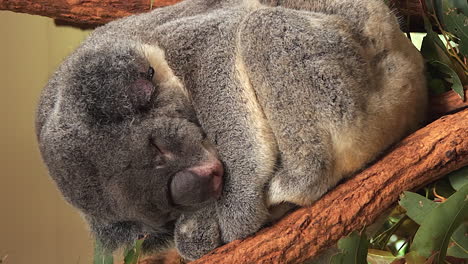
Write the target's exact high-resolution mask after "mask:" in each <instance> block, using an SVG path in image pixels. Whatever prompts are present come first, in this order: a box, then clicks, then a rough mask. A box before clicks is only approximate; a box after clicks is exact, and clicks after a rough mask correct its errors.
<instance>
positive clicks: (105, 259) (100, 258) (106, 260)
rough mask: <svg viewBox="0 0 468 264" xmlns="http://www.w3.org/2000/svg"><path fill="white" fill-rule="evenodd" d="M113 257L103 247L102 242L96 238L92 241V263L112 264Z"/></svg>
mask: <svg viewBox="0 0 468 264" xmlns="http://www.w3.org/2000/svg"><path fill="white" fill-rule="evenodd" d="M113 263H114V257H113V256H112V254H109V253H108V252H106V250H105V249H104V247H103V245H102V243H101V242H100V241H99V240H98V239H97V240H96V241H95V242H94V260H93V264H113Z"/></svg>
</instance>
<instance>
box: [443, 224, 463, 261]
mask: <svg viewBox="0 0 468 264" xmlns="http://www.w3.org/2000/svg"><path fill="white" fill-rule="evenodd" d="M447 255H448V256H453V257H456V258H463V259H468V223H466V222H465V223H462V224H461V225H460V226H459V227H458V228H457V229H456V230H455V232H453V235H452V239H451V241H450V244H449V248H448V250H447Z"/></svg>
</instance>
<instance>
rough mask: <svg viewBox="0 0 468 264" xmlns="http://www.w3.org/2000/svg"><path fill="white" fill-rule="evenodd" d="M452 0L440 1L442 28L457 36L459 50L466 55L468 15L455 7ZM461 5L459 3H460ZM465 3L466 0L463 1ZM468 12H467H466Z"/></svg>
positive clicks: (467, 53) (467, 49)
mask: <svg viewBox="0 0 468 264" xmlns="http://www.w3.org/2000/svg"><path fill="white" fill-rule="evenodd" d="M453 2H454V1H447V0H446V1H442V9H443V12H442V17H443V19H442V21H443V24H444V28H445V29H446V30H447V31H449V32H450V33H452V34H453V35H455V36H456V37H458V38H459V39H460V41H459V46H458V47H459V49H460V52H461V53H462V54H463V55H465V56H467V55H468V17H467V16H466V15H465V14H463V13H462V12H461V9H458V8H456V6H455V4H454V3H453ZM460 5H461V4H460ZM465 5H466V1H465ZM467 14H468V13H467Z"/></svg>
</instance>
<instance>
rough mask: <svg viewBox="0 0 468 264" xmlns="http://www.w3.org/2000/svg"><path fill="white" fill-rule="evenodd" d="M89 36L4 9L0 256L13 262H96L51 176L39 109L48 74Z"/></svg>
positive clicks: (0, 31) (0, 19)
mask: <svg viewBox="0 0 468 264" xmlns="http://www.w3.org/2000/svg"><path fill="white" fill-rule="evenodd" d="M85 35H86V32H83V31H80V30H77V29H70V28H64V27H60V28H57V27H56V26H55V25H54V23H53V21H52V20H51V19H48V18H43V17H38V16H30V15H24V14H16V13H12V12H6V11H0V39H1V41H0V86H1V88H0V92H1V93H0V113H1V114H0V124H1V129H0V258H1V256H3V255H6V254H8V259H7V261H6V263H11V264H32V263H34V264H42V263H44V264H46V263H47V264H59V263H60V264H65V263H73V264H75V263H86V264H87V263H92V261H91V259H92V257H91V256H92V240H91V238H90V236H89V233H88V231H87V228H86V225H85V224H84V222H83V220H82V219H81V218H80V216H79V214H78V213H77V211H76V210H74V209H73V208H71V206H69V205H68V204H67V203H66V202H65V201H64V200H63V199H62V197H61V196H60V194H59V193H58V191H57V189H56V187H55V185H54V184H53V182H52V181H51V180H50V179H49V177H48V176H47V172H46V170H45V167H44V165H43V164H42V161H41V159H40V156H39V152H38V149H37V144H36V139H35V135H34V130H33V129H34V112H35V108H36V102H37V99H38V96H39V93H40V90H41V88H42V87H43V86H44V85H45V83H46V81H47V78H48V75H49V74H50V73H51V72H52V71H53V69H54V68H55V67H56V66H57V65H58V63H59V62H60V61H61V60H62V58H63V57H64V56H66V54H68V53H69V52H70V51H71V50H73V47H75V46H76V45H77V44H78V43H79V41H80V40H82V39H83V38H84V36H85Z"/></svg>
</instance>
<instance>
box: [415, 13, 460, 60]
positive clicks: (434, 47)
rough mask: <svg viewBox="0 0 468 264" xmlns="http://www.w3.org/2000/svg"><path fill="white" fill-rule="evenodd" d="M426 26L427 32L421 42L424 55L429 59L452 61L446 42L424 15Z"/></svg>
mask: <svg viewBox="0 0 468 264" xmlns="http://www.w3.org/2000/svg"><path fill="white" fill-rule="evenodd" d="M424 28H425V29H426V32H427V34H426V36H425V37H424V38H423V42H422V44H421V54H422V55H423V57H424V58H425V59H426V60H428V61H431V60H436V61H441V62H443V63H445V64H450V63H452V62H451V59H450V55H449V54H448V53H447V49H446V48H445V45H444V43H443V42H442V40H441V39H440V38H439V35H438V34H437V33H435V32H434V31H433V30H432V25H431V23H430V22H429V20H428V19H427V18H426V17H424Z"/></svg>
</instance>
